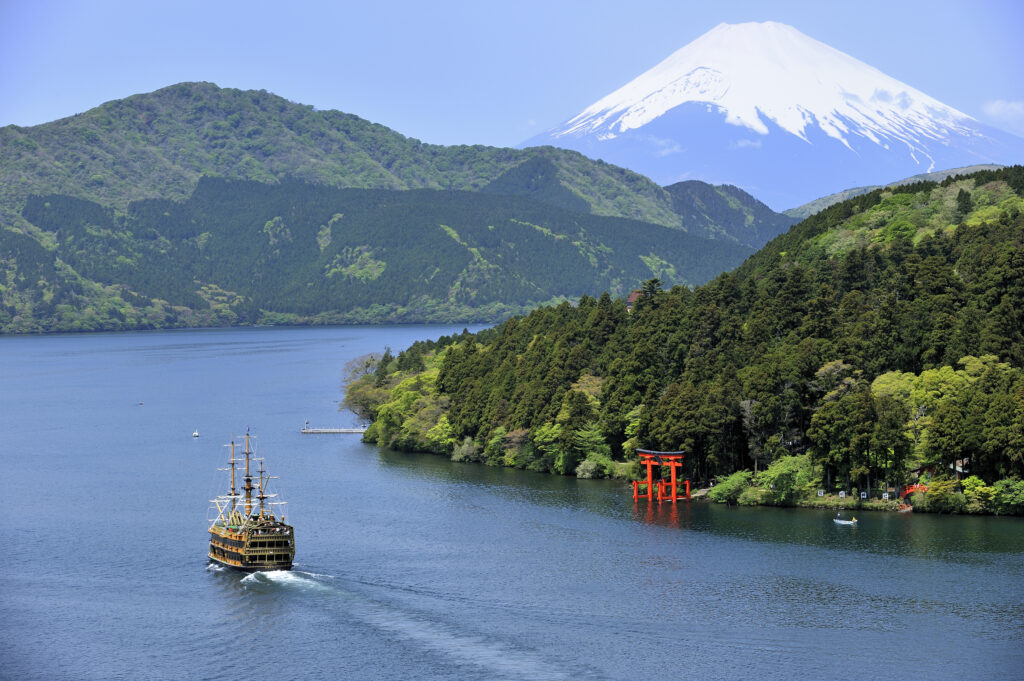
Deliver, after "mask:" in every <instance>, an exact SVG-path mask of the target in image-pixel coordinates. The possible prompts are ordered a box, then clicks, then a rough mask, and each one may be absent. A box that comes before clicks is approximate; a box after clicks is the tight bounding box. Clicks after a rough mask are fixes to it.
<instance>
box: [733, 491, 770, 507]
mask: <svg viewBox="0 0 1024 681" xmlns="http://www.w3.org/2000/svg"><path fill="white" fill-rule="evenodd" d="M770 500H771V499H770V495H769V494H768V490H766V489H761V488H760V487H748V488H746V489H745V490H743V492H742V493H741V494H740V497H739V499H737V500H736V503H738V504H739V505H740V506H762V505H766V504H768V503H769V502H770Z"/></svg>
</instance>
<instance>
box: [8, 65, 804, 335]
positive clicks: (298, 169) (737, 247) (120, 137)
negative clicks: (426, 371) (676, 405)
mask: <svg viewBox="0 0 1024 681" xmlns="http://www.w3.org/2000/svg"><path fill="white" fill-rule="evenodd" d="M794 222H795V219H793V218H790V217H787V216H784V215H781V214H778V213H774V212H773V211H771V210H770V209H768V207H767V206H765V205H764V204H762V203H760V202H759V201H757V200H756V199H755V198H754V197H752V196H750V195H749V194H747V193H745V192H743V191H741V190H739V189H737V188H735V187H729V186H720V187H713V186H711V185H708V184H704V183H701V182H687V183H682V184H680V185H674V186H673V187H669V188H662V187H658V186H657V185H655V184H654V183H652V182H651V181H650V180H648V179H647V178H645V177H642V176H640V175H637V174H636V173H633V172H630V171H628V170H625V169H623V168H618V167H615V166H611V165H609V164H607V163H603V162H601V161H593V160H590V159H588V158H586V157H584V156H582V155H580V154H578V153H576V152H570V151H565V150H561V149H555V148H552V147H544V148H535V149H523V150H519V149H499V148H493V147H483V146H453V147H444V146H437V145H429V144H423V143H421V142H419V141H418V140H415V139H411V138H407V137H404V136H403V135H400V134H399V133H397V132H394V131H392V130H389V129H388V128H386V127H384V126H381V125H375V124H373V123H370V122H368V121H365V120H363V119H361V118H359V117H358V116H353V115H350V114H345V113H341V112H338V111H316V110H314V109H313V108H312V107H309V106H302V105H300V104H295V103H293V102H289V101H287V100H285V99H283V98H281V97H278V96H276V95H273V94H270V93H267V92H264V91H258V92H257V91H242V90H233V89H223V88H218V87H217V86H215V85H213V84H211V83H181V84H179V85H174V86H171V87H168V88H164V89H162V90H158V91H156V92H153V93H149V94H144V95H136V96H133V97H129V98H127V99H122V100H117V101H113V102H108V103H106V104H103V105H102V106H99V107H97V108H95V109H92V110H90V111H86V112H84V113H82V114H78V115H75V116H71V117H69V118H65V119H62V120H59V121H54V122H52V123H46V124H43V125H38V126H32V127H27V128H22V127H18V126H6V127H3V128H0V272H2V273H3V280H2V281H0V333H35V332H49V331H87V330H105V331H113V330H122V329H145V328H165V327H180V326H223V325H233V324H280V323H292V324H296V323H306V324H323V323H381V322H399V321H400V322H414V321H441V322H451V321H465V322H496V321H500V320H503V319H506V318H508V317H509V316H510V315H512V314H515V313H522V312H526V311H528V310H529V309H532V308H533V307H534V306H536V305H537V304H540V303H545V302H553V301H558V300H564V299H567V298H576V297H578V296H579V295H582V294H583V293H590V292H594V291H600V290H604V289H607V290H610V291H612V292H613V293H615V294H616V295H618V294H621V293H622V292H623V291H628V290H629V289H630V288H632V287H634V286H636V285H637V284H638V282H640V281H642V280H643V279H646V278H648V277H650V276H657V277H660V278H661V279H663V280H664V281H665V282H666V283H669V284H688V285H693V284H699V283H703V282H705V281H707V280H708V279H709V278H710V277H712V276H715V275H717V274H718V273H720V272H722V271H723V270H726V269H729V268H731V267H734V266H735V265H736V264H738V263H739V262H740V261H741V260H742V259H743V258H744V257H746V256H747V255H749V254H750V253H752V252H753V250H754V249H756V248H758V247H760V246H761V245H762V244H763V243H764V242H765V241H766V240H767V239H769V238H771V237H772V236H774V235H776V234H778V233H780V232H782V231H785V230H786V229H787V228H788V227H789V226H790V225H792V224H793V223H794ZM483 230H487V231H486V232H484V231H483ZM670 230H671V232H672V233H668V232H669V231H670ZM709 240H710V241H712V242H714V243H709V242H708V241H709ZM214 264H215V265H214Z"/></svg>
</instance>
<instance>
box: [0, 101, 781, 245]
mask: <svg viewBox="0 0 1024 681" xmlns="http://www.w3.org/2000/svg"><path fill="white" fill-rule="evenodd" d="M204 175H214V176H219V177H225V178H228V179H233V180H253V181H257V182H261V183H264V184H274V183H277V182H285V181H288V180H299V181H302V182H306V183H311V184H318V185H324V186H329V187H336V188H357V189H391V190H408V189H434V190H454V191H489V192H491V193H501V194H515V195H528V196H531V197H532V198H534V199H535V200H537V201H539V202H541V203H550V204H551V205H554V206H556V207H559V208H564V209H568V210H573V211H576V212H585V213H591V214H594V215H602V216H608V217H621V218H629V219H633V220H641V221H644V222H651V223H654V224H660V225H663V226H666V227H675V228H679V229H683V230H684V231H688V232H690V233H691V234H693V235H697V236H705V237H710V238H718V237H721V238H726V239H728V240H731V241H734V242H736V243H740V244H744V245H747V246H751V247H754V248H756V247H758V246H760V245H761V243H763V242H761V243H755V241H757V239H759V238H760V236H759V233H760V232H763V231H764V229H763V228H762V227H761V226H760V219H761V218H760V216H761V215H762V213H763V211H765V210H767V211H768V212H767V213H764V215H765V216H767V217H768V218H769V219H770V220H772V221H774V222H778V223H780V224H783V225H784V226H783V227H782V229H784V228H785V227H788V226H789V225H790V224H792V223H793V222H795V220H792V219H791V218H788V217H786V216H781V215H778V214H776V213H773V212H771V211H770V210H768V209H767V208H766V207H764V205H763V204H761V203H760V202H758V201H756V200H755V199H753V197H750V196H749V195H745V194H743V193H741V192H740V193H739V194H737V192H739V190H736V189H735V188H725V189H726V190H728V191H727V193H730V195H731V196H732V199H733V209H732V210H730V211H727V213H728V215H727V216H724V217H726V218H727V219H726V220H725V222H724V223H722V222H719V223H716V224H714V225H712V226H711V227H712V228H711V229H709V228H708V225H707V224H706V222H705V221H703V220H702V219H698V220H697V221H693V222H691V221H690V220H689V219H688V218H686V217H684V216H683V215H681V214H680V213H679V212H677V210H676V209H675V208H674V207H673V197H672V196H671V195H670V194H669V193H668V192H667V191H665V190H664V189H663V188H661V187H659V186H658V185H656V184H654V183H653V182H652V181H650V180H649V179H647V178H646V177H644V176H642V175H639V174H637V173H634V172H632V171H629V170H626V169H624V168H619V167H617V166H613V165H610V164H608V163H604V162H601V161H593V160H591V159H589V158H587V157H585V156H583V155H582V154H579V153H577V152H573V151H566V150H564V149H556V148H553V147H536V148H531V149H509V148H497V147H486V146H480V145H475V146H447V147H446V146H440V145H432V144H424V143H422V142H420V141H419V140H416V139H413V138H410V137H405V136H404V135H401V134H399V133H398V132H395V131H393V130H390V129H389V128H386V127H385V126H383V125H378V124H375V123H371V122H369V121H366V120H364V119H362V118H360V117H359V116H355V115H352V114H347V113H343V112H340V111H318V110H315V109H314V108H313V107H311V106H305V105H301V104H296V103H294V102H290V101H288V100H286V99H284V98H282V97H279V96H277V95H274V94H272V93H269V92H266V91H263V90H260V91H255V90H236V89H232V88H219V87H217V86H216V85H214V84H212V83H179V84H177V85H172V86H170V87H166V88H163V89H160V90H157V91H156V92H151V93H147V94H140V95H134V96H132V97H128V98H125V99H120V100H115V101H111V102H107V103H106V104H103V105H101V106H98V107H96V108H95V109H91V110H89V111H86V112H83V113H81V114H77V115H75V116H70V117H68V118H63V119H61V120H58V121H53V122H50V123H45V124H43V125H37V126H32V127H19V126H14V125H8V126H5V127H2V128H0V229H12V228H13V229H17V230H18V231H21V232H24V233H26V234H30V235H34V236H36V237H37V238H38V239H41V240H42V243H43V244H44V245H46V244H47V241H46V236H45V235H44V234H39V233H38V228H39V227H38V226H33V224H32V223H31V221H27V220H26V218H25V217H24V216H23V215H22V209H23V207H24V205H25V202H26V200H27V199H28V197H29V196H32V195H51V194H61V195H66V196H72V197H75V198H79V199H86V200H89V201H93V202H96V203H100V204H102V205H104V206H108V207H110V208H111V209H113V210H115V211H124V210H125V209H126V208H127V206H128V204H129V203H130V202H132V201H138V200H141V199H153V198H161V199H174V200H182V199H185V198H187V197H188V196H189V195H191V193H192V191H193V190H194V189H195V187H196V184H197V182H198V181H199V178H200V177H202V176H204ZM707 187H709V188H710V185H707ZM709 191H715V189H714V188H712V189H709ZM737 197H738V198H737ZM698 212H699V211H698ZM755 213H757V216H758V217H757V218H756V219H751V218H752V216H754V214H755ZM718 217H720V218H722V217H723V215H722V214H719V216H718ZM778 231H779V230H777V231H775V232H774V233H776V234H777V233H778Z"/></svg>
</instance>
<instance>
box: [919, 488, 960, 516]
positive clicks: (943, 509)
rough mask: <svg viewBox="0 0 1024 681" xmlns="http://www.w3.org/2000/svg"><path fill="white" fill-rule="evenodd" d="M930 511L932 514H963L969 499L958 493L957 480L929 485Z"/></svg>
mask: <svg viewBox="0 0 1024 681" xmlns="http://www.w3.org/2000/svg"><path fill="white" fill-rule="evenodd" d="M926 494H927V495H928V510H929V511H931V512H932V513H963V512H964V511H965V510H967V499H966V498H965V497H964V495H963V493H962V492H958V491H957V481H956V480H932V481H931V484H929V485H928V492H927V493H926Z"/></svg>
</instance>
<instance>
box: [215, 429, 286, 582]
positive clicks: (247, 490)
mask: <svg viewBox="0 0 1024 681" xmlns="http://www.w3.org/2000/svg"><path fill="white" fill-rule="evenodd" d="M225 446H226V447H230V452H231V453H230V455H229V457H228V467H227V468H220V469H218V470H222V471H229V472H230V481H231V484H230V487H229V489H228V493H227V494H222V495H219V496H218V497H216V498H215V499H211V500H210V503H212V504H213V506H212V507H211V511H213V513H212V514H211V515H213V516H214V517H213V518H212V520H211V522H210V528H209V533H210V553H209V556H210V560H211V561H213V562H215V563H219V564H220V565H225V566H227V567H232V568H238V569H239V570H246V571H248V572H262V571H267V570H291V569H292V561H293V560H294V559H295V529H294V528H293V527H292V526H291V525H288V524H286V523H285V519H284V515H281V516H280V517H278V516H277V515H275V513H274V507H275V506H280V505H283V504H284V503H285V502H283V501H270V499H273V498H275V497H276V496H277V495H276V494H267V483H268V482H269V481H270V480H273V479H276V477H277V476H270V475H267V474H266V472H265V471H264V470H263V459H262V457H256V456H254V452H253V451H252V447H251V441H250V436H249V432H248V431H246V433H245V450H244V451H243V452H242V453H243V454H244V456H245V458H244V459H242V458H236V457H235V442H234V440H232V441H231V443H230V444H228V445H225ZM243 460H244V461H245V475H244V476H243V477H242V480H243V486H242V489H241V491H239V490H238V489H237V488H236V487H235V477H236V471H235V469H236V467H237V466H238V465H239V464H240V463H241V462H242V461H243ZM253 462H257V463H259V470H258V471H257V472H256V476H255V477H254V476H253V475H252V472H251V466H252V463H253ZM254 479H255V484H253V483H254Z"/></svg>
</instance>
